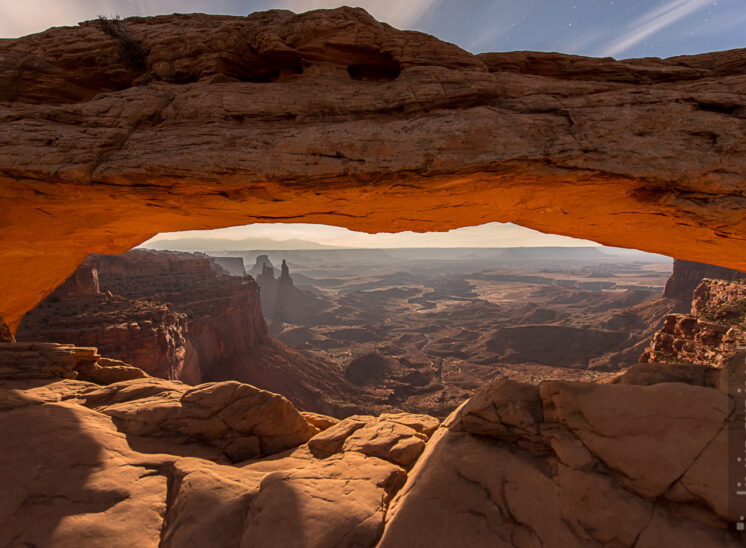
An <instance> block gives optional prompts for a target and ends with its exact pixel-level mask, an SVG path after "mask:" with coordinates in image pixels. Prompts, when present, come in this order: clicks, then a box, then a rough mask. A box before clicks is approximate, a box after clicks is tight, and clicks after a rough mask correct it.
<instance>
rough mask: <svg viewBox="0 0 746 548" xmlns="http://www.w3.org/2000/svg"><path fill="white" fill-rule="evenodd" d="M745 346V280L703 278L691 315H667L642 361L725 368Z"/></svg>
mask: <svg viewBox="0 0 746 548" xmlns="http://www.w3.org/2000/svg"><path fill="white" fill-rule="evenodd" d="M744 346H746V281H745V280H741V281H726V280H710V279H704V280H703V281H702V282H701V283H700V284H699V285H698V286H697V288H696V289H695V290H694V295H693V300H692V305H691V313H690V314H668V315H666V317H665V319H664V321H663V327H662V328H661V329H660V330H659V331H658V332H656V333H655V335H654V336H653V340H652V342H651V343H650V346H649V347H648V349H647V350H646V351H645V352H644V353H643V354H642V356H641V357H640V361H641V362H643V363H648V362H658V363H689V364H698V365H708V366H714V367H721V368H722V367H725V366H726V365H727V364H728V363H729V362H730V360H731V359H732V358H733V357H734V356H735V355H736V354H737V352H738V351H739V347H744Z"/></svg>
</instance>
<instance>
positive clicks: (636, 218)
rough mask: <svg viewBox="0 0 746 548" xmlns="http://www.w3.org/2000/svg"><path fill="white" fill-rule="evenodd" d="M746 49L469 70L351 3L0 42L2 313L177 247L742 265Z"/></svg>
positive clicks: (522, 62) (523, 59)
mask: <svg viewBox="0 0 746 548" xmlns="http://www.w3.org/2000/svg"><path fill="white" fill-rule="evenodd" d="M745 105H746V50H733V51H729V52H720V53H712V54H705V55H698V56H686V57H677V58H671V59H665V60H660V59H638V60H628V61H622V62H616V61H614V60H612V59H591V58H582V57H574V56H567V55H559V54H540V53H528V52H515V53H491V54H482V55H478V56H473V55H471V54H469V53H467V52H465V51H463V50H461V49H459V48H457V47H456V46H453V45H451V44H447V43H444V42H441V41H439V40H437V39H435V38H433V37H431V36H427V35H424V34H421V33H415V32H402V31H399V30H396V29H393V28H392V27H390V26H388V25H385V24H381V23H378V22H376V21H375V20H374V19H373V18H371V17H370V16H369V15H368V14H367V13H365V12H364V11H363V10H360V9H350V8H340V9H337V10H330V11H315V12H309V13H306V14H301V15H295V14H292V13H291V12H287V11H278V10H275V11H270V12H263V13H257V14H253V15H250V16H248V17H224V16H207V15H173V16H164V17H154V18H131V19H128V20H126V21H124V22H121V23H116V24H115V29H114V30H112V29H111V28H109V29H108V30H107V28H106V27H105V26H104V25H102V24H101V23H99V22H87V23H83V24H81V25H80V26H79V27H74V28H59V29H51V30H49V31H46V32H44V33H41V34H38V35H33V36H28V37H24V38H20V39H17V40H0V121H1V123H2V132H0V227H2V230H1V231H0V242H1V244H0V284H2V286H3V288H4V289H5V290H4V291H3V292H2V293H1V294H0V317H4V318H5V321H6V322H7V323H8V324H9V325H10V326H11V328H15V327H16V326H17V323H18V321H19V320H20V318H21V316H22V315H23V313H24V312H25V311H27V310H28V309H30V308H31V307H33V306H34V305H35V304H36V303H37V302H38V301H39V300H40V299H41V298H42V297H43V296H44V295H45V294H47V293H48V292H49V291H51V290H52V289H53V288H54V287H55V286H56V285H57V284H59V283H60V282H61V281H62V280H64V279H65V278H66V277H67V276H68V275H69V274H70V273H71V272H72V271H73V269H74V268H75V266H76V265H77V264H78V263H79V262H80V261H81V260H82V259H83V258H84V257H85V256H86V255H87V254H89V253H92V252H98V253H106V252H120V251H124V250H125V249H128V248H130V247H132V246H134V245H136V244H138V243H140V242H142V241H143V240H145V239H147V238H149V237H150V236H152V235H153V234H155V233H157V232H162V231H173V230H185V229H198V228H218V227H224V226H230V225H237V224H245V223H249V222H261V221H269V220H271V221H287V222H293V221H296V222H298V221H305V222H320V223H328V224H334V225H340V226H346V227H349V228H351V229H355V230H365V231H399V230H418V231H425V230H446V229H450V228H453V227H458V226H466V225H474V224H480V223H484V222H488V221H512V222H515V223H518V224H521V225H524V226H528V227H531V228H536V229H539V230H543V231H547V232H554V233H559V234H565V235H568V236H576V237H582V238H589V239H592V240H596V241H598V242H601V243H604V244H609V245H616V246H625V247H636V248H639V249H643V250H647V251H653V252H659V253H665V254H668V255H672V256H675V257H679V258H684V259H691V260H698V261H703V262H709V263H714V264H719V265H722V266H728V267H732V268H737V269H741V270H746V254H744V241H745V239H746V213H745V211H746V207H745V206H746V196H745V193H746V183H745V176H746V106H745Z"/></svg>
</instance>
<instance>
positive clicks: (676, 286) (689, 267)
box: [663, 259, 746, 312]
mask: <svg viewBox="0 0 746 548" xmlns="http://www.w3.org/2000/svg"><path fill="white" fill-rule="evenodd" d="M705 278H710V279H714V280H746V272H741V271H739V270H732V269H730V268H723V267H720V266H715V265H711V264H704V263H696V262H693V261H683V260H681V259H674V261H673V273H672V274H671V277H670V278H669V279H668V282H667V283H666V289H665V291H664V292H663V296H664V297H668V298H671V299H674V300H675V301H676V302H677V306H676V309H675V310H674V312H688V311H689V308H690V307H691V302H692V296H693V293H694V290H695V289H696V287H697V286H698V285H699V284H700V283H701V282H702V280H704V279H705Z"/></svg>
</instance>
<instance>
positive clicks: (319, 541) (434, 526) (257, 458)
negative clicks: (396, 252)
mask: <svg viewBox="0 0 746 548" xmlns="http://www.w3.org/2000/svg"><path fill="white" fill-rule="evenodd" d="M91 362H94V363H95V364H96V365H97V367H98V368H100V369H109V368H111V369H112V373H111V374H110V375H109V376H108V377H107V378H104V377H105V376H99V377H98V378H93V377H86V376H85V375H84V370H85V366H86V364H90V363H91ZM0 364H2V368H0V434H1V435H2V436H3V439H7V440H12V443H9V444H8V446H7V448H6V450H4V451H3V452H2V453H0V480H1V481H2V482H3V497H2V500H0V543H2V544H3V545H10V546H15V545H35V546H49V547H52V548H55V547H68V546H70V547H72V546H80V545H81V543H84V544H85V545H86V546H101V547H112V546H113V547H118V546H133V545H136V546H173V547H183V546H187V547H189V546H194V547H197V546H199V547H203V546H240V547H245V548H248V547H257V546H261V547H264V546H266V547H274V546H291V547H298V548H301V547H309V546H310V547H316V548H326V547H329V548H331V547H342V546H345V547H346V546H359V547H371V548H372V547H387V546H407V547H409V546H423V545H428V546H433V547H434V548H437V547H441V546H443V547H452V546H480V547H481V546H485V547H486V546H506V547H513V546H516V547H533V546H557V547H563V546H567V547H576V546H619V547H632V546H661V545H666V546H667V545H676V546H684V547H687V546H691V547H692V548H694V547H697V548H702V547H711V546H712V547H715V546H728V547H730V546H733V547H735V546H741V545H742V544H743V542H744V540H746V539H744V538H743V537H742V536H738V535H739V533H737V531H736V529H735V527H734V525H735V522H736V521H737V520H738V516H737V515H735V513H737V509H736V508H735V507H733V506H731V505H729V504H728V474H727V472H728V470H727V467H725V466H723V462H725V459H726V458H727V445H728V443H727V442H728V435H729V428H735V427H736V425H737V424H739V422H738V420H741V423H740V424H742V419H743V417H741V418H740V419H736V418H734V417H735V415H734V409H735V406H734V403H733V401H732V400H731V398H730V397H729V396H728V395H727V394H726V393H724V392H722V391H721V390H719V389H718V388H715V387H713V386H719V379H718V378H717V375H715V376H712V375H704V376H701V377H699V378H695V376H693V375H688V374H687V373H686V372H683V371H682V370H679V369H677V368H676V367H672V368H671V369H670V370H669V369H667V368H666V367H665V366H660V365H659V366H655V367H653V366H652V365H650V364H640V365H638V366H636V368H633V369H632V370H630V372H628V373H626V374H625V375H624V376H623V377H621V378H620V379H618V381H619V382H617V383H616V384H608V385H601V384H590V383H572V382H560V381H550V382H545V383H542V384H541V385H539V386H535V385H530V384H525V383H520V382H515V381H510V380H499V381H495V382H493V383H490V384H488V385H487V386H485V387H483V389H482V390H480V391H479V392H478V393H477V394H475V396H474V397H473V398H471V399H470V400H468V401H467V402H466V403H465V404H464V405H463V406H462V407H461V408H459V409H458V410H457V411H456V412H454V413H453V414H452V415H451V417H449V418H448V420H446V421H445V422H444V423H442V424H441V423H440V422H439V421H438V420H437V419H435V418H433V417H429V416H426V415H412V414H407V413H397V414H384V415H380V416H378V417H375V416H370V415H356V416H352V417H348V418H347V419H345V420H342V421H339V422H336V423H334V424H333V425H330V426H328V427H327V428H326V429H325V430H324V431H322V432H319V428H318V427H316V426H314V424H313V423H314V422H318V421H320V420H323V417H320V416H318V415H316V416H309V415H308V414H301V413H299V412H298V411H296V409H295V408H294V407H293V406H292V405H291V404H290V403H289V402H288V401H287V400H286V399H285V398H284V397H282V396H279V395H277V394H272V393H270V392H266V391H263V390H259V389H257V388H255V387H253V386H250V385H246V384H242V383H238V382H219V383H206V384H202V385H199V386H196V387H190V386H187V385H185V384H182V383H180V382H177V381H169V380H165V379H156V378H153V377H148V376H146V375H145V374H144V373H143V372H141V371H139V370H137V369H136V368H132V367H131V366H127V365H126V364H121V362H113V361H106V360H105V359H103V358H100V357H99V356H97V354H96V352H95V350H94V349H90V348H89V349H86V348H76V347H72V346H69V345H68V346H65V345H52V344H39V343H37V344H29V343H6V344H3V345H0ZM686 367H687V370H688V371H692V370H694V369H695V367H693V366H686ZM133 371H134V372H138V371H139V375H133V374H132V373H133ZM710 371H711V372H714V373H719V372H720V370H716V369H712V368H711V369H710ZM327 422H328V423H333V422H334V421H333V420H328V421H327ZM734 512H735V513H734Z"/></svg>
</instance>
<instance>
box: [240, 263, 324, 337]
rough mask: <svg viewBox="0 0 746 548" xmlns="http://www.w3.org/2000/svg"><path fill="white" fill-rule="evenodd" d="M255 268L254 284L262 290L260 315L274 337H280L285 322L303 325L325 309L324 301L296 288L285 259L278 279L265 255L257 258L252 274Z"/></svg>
mask: <svg viewBox="0 0 746 548" xmlns="http://www.w3.org/2000/svg"><path fill="white" fill-rule="evenodd" d="M258 268H259V269H260V271H259V274H257V276H256V283H257V284H258V285H259V287H260V288H261V301H262V312H263V313H264V316H265V317H266V318H267V320H268V321H269V323H270V330H271V332H272V334H273V335H275V336H277V335H279V334H280V333H281V332H282V330H283V324H285V323H290V324H296V323H301V324H302V323H303V322H307V321H308V320H309V319H310V318H313V317H315V316H316V315H318V314H319V313H320V312H321V311H323V310H325V309H327V308H328V303H326V301H324V299H322V298H320V297H319V296H317V295H314V294H312V293H310V292H308V291H304V290H302V289H299V288H297V287H295V285H294V284H293V278H292V277H291V276H290V267H289V266H288V264H287V261H286V260H285V259H283V260H282V264H281V266H280V275H279V276H278V277H277V278H275V269H274V267H273V266H272V263H271V262H270V261H269V258H268V257H267V256H266V255H259V256H258V257H257V258H256V264H255V265H254V268H252V270H251V271H252V272H255V271H256V270H257V269H258Z"/></svg>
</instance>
